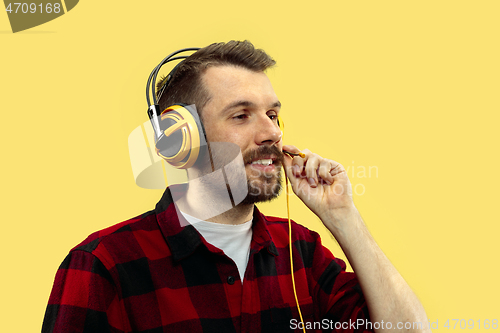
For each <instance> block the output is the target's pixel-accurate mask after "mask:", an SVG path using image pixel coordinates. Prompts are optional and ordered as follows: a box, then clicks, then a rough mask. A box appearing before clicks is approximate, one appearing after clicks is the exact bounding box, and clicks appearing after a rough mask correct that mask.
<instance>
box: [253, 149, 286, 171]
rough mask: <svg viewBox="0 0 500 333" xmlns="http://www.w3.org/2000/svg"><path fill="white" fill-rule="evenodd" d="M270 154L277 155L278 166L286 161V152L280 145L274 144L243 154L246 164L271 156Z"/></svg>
mask: <svg viewBox="0 0 500 333" xmlns="http://www.w3.org/2000/svg"><path fill="white" fill-rule="evenodd" d="M269 155H272V156H275V157H276V160H275V161H274V164H275V165H277V166H281V165H283V163H284V162H285V154H284V153H283V152H282V151H281V150H280V149H279V148H278V147H276V146H274V145H272V146H268V145H264V146H260V147H259V148H257V149H254V150H252V151H249V152H247V153H245V155H244V156H243V161H244V162H245V164H248V163H251V162H252V161H255V160H260V159H262V158H265V157H269Z"/></svg>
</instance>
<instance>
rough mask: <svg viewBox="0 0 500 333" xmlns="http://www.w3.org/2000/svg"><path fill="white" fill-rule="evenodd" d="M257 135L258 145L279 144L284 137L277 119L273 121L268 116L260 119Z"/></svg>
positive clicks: (256, 130)
mask: <svg viewBox="0 0 500 333" xmlns="http://www.w3.org/2000/svg"><path fill="white" fill-rule="evenodd" d="M255 133H256V136H255V140H256V143H257V144H258V145H263V144H269V145H272V144H275V143H278V142H279V141H280V140H281V137H282V135H283V133H281V129H280V128H279V126H278V124H277V121H276V119H275V120H272V119H271V118H269V116H268V115H265V116H263V117H260V118H259V121H258V123H257V126H256V128H255Z"/></svg>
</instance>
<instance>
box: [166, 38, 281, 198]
mask: <svg viewBox="0 0 500 333" xmlns="http://www.w3.org/2000/svg"><path fill="white" fill-rule="evenodd" d="M274 64H275V61H274V60H273V59H272V58H271V57H269V56H268V55H267V54H266V53H265V52H264V51H262V50H256V49H255V48H254V47H253V45H252V44H251V43H249V42H247V41H245V42H236V41H231V42H228V43H218V44H212V45H210V46H207V47H205V48H203V49H200V50H199V51H197V52H196V53H194V54H193V55H191V56H190V57H188V58H187V59H186V60H185V61H184V62H183V63H182V64H181V65H180V66H179V68H178V69H177V71H176V72H175V74H174V76H173V78H172V79H171V81H170V83H169V85H168V87H167V88H166V89H165V91H164V93H163V95H162V98H161V99H160V108H161V109H164V108H166V107H168V106H169V105H172V104H175V103H184V104H195V105H196V108H197V110H198V112H199V113H200V116H201V119H202V121H203V125H204V128H205V133H206V136H207V141H208V142H209V143H210V142H230V143H233V144H236V145H238V146H239V147H240V149H241V152H242V154H243V158H244V162H245V172H246V175H247V182H248V190H249V195H248V196H247V198H246V199H245V201H244V203H248V204H249V203H254V202H259V201H267V200H271V199H272V198H274V197H276V196H277V195H278V193H279V190H280V189H281V183H280V180H281V177H280V168H281V165H282V160H283V153H282V152H281V148H282V142H281V131H280V129H279V126H278V124H277V116H278V113H279V111H280V106H281V104H280V102H279V100H278V98H277V96H276V94H275V93H274V90H273V87H272V85H271V82H270V81H269V79H268V77H267V76H266V74H264V71H265V70H266V69H267V68H269V67H271V66H273V65H274ZM158 88H161V83H160V85H159V87H158ZM212 153H213V154H217V153H221V152H215V151H213V152H212ZM222 153H223V152H222ZM213 154H212V155H213ZM269 163H271V164H269ZM268 164H269V165H268Z"/></svg>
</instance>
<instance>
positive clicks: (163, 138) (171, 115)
mask: <svg viewBox="0 0 500 333" xmlns="http://www.w3.org/2000/svg"><path fill="white" fill-rule="evenodd" d="M159 122H160V129H161V135H160V137H159V138H158V140H157V142H156V153H157V154H158V155H159V156H160V157H162V158H163V159H164V160H165V161H166V162H167V163H169V164H170V165H172V166H173V167H175V168H178V169H187V168H190V167H192V166H193V165H194V164H195V162H196V160H197V159H198V156H199V155H200V149H201V147H202V146H203V147H206V138H205V133H204V131H203V127H202V125H201V121H200V119H199V116H198V113H197V111H196V108H195V107H194V106H193V105H190V106H186V105H183V104H176V105H173V106H170V107H168V108H166V109H165V110H164V111H163V112H162V113H161V115H160V121H159Z"/></svg>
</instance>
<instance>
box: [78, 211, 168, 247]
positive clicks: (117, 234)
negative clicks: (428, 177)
mask: <svg viewBox="0 0 500 333" xmlns="http://www.w3.org/2000/svg"><path fill="white" fill-rule="evenodd" d="M155 233H161V232H160V230H159V227H158V223H157V219H156V214H155V211H154V210H152V211H149V212H146V213H143V214H141V215H138V216H136V217H133V218H131V219H129V220H126V221H123V222H120V223H117V224H115V225H112V226H110V227H107V228H105V229H102V230H99V231H96V232H94V233H92V234H91V235H89V236H88V237H87V238H86V239H85V240H84V241H83V242H81V243H80V244H78V245H77V246H75V247H74V248H73V249H71V251H70V252H74V251H84V252H88V253H92V254H94V255H95V254H97V253H99V252H101V253H102V252H103V251H104V252H109V251H115V252H116V251H117V250H119V249H121V248H127V247H129V248H130V247H134V246H136V245H140V244H138V243H137V236H138V235H148V234H155Z"/></svg>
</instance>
